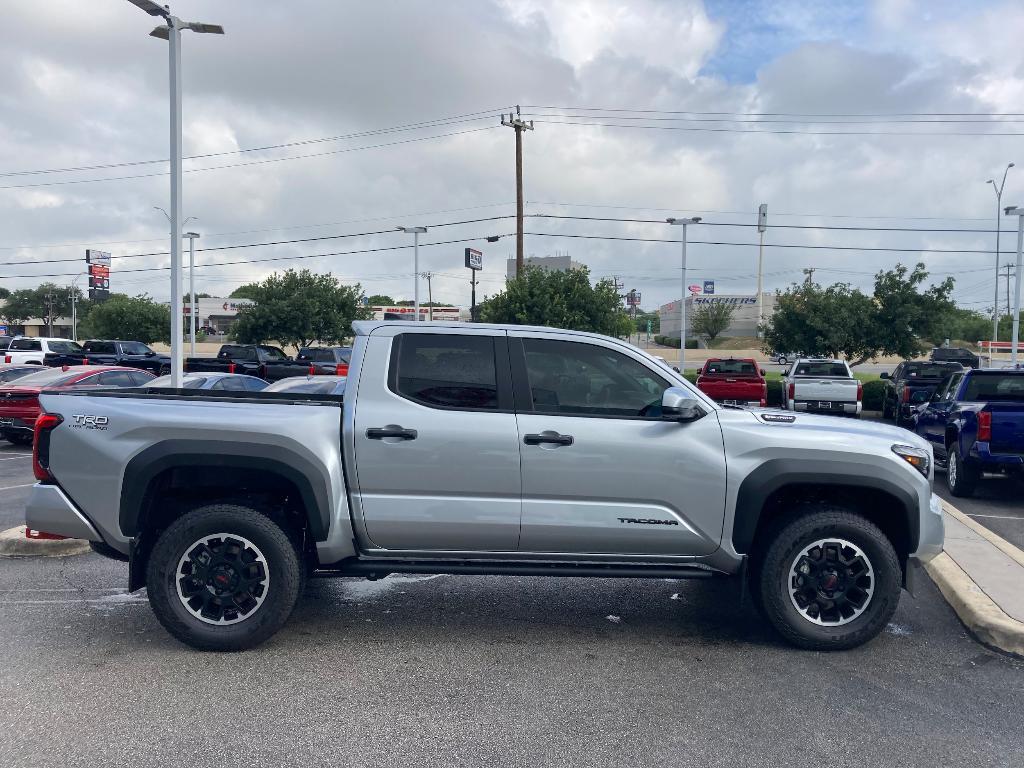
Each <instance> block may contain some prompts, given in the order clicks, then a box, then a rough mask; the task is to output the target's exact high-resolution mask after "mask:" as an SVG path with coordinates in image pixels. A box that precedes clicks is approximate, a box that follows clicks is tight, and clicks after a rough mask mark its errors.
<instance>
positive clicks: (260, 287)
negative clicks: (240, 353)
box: [232, 269, 370, 347]
mask: <svg viewBox="0 0 1024 768" xmlns="http://www.w3.org/2000/svg"><path fill="white" fill-rule="evenodd" d="M249 288H251V292H250V295H247V296H246V297H245V298H250V299H252V300H253V301H254V302H255V304H253V305H252V306H246V307H242V308H241V309H239V311H238V319H237V321H236V322H235V325H234V327H233V328H232V334H233V335H234V337H235V338H236V339H237V340H238V341H240V342H242V343H243V344H260V343H262V342H265V341H279V342H281V343H282V344H290V345H292V346H294V347H307V346H309V345H310V344H312V343H313V342H320V343H322V344H337V343H340V342H341V341H342V340H344V339H345V338H347V337H349V336H351V335H352V321H353V320H363V319H366V318H369V317H370V310H369V309H368V308H366V307H363V306H362V302H361V301H360V300H359V297H360V296H361V295H362V292H363V291H362V288H361V287H360V286H359V284H358V283H357V284H356V285H342V284H341V283H340V282H339V281H338V279H337V278H336V277H334V276H333V275H320V274H315V273H313V272H310V271H309V270H308V269H303V270H302V271H301V272H297V271H295V270H294V269H289V270H288V271H287V272H285V273H284V274H277V273H274V274H273V275H271V276H270V277H268V278H267V279H266V280H264V281H263V282H261V283H253V284H251V285H250V286H249ZM232 295H234V294H232Z"/></svg>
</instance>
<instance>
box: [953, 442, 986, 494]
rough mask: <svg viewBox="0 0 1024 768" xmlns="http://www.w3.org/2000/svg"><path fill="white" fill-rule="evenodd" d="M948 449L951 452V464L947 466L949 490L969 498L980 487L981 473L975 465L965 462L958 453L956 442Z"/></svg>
mask: <svg viewBox="0 0 1024 768" xmlns="http://www.w3.org/2000/svg"><path fill="white" fill-rule="evenodd" d="M947 451H948V452H949V464H948V465H947V467H946V485H947V486H949V492H950V493H951V494H953V495H954V496H959V497H960V498H967V497H968V496H971V495H972V494H973V493H974V489H975V488H977V487H978V480H979V479H980V478H981V473H980V472H978V470H977V469H975V468H974V467H968V466H967V465H966V464H964V461H963V459H961V458H960V454H958V453H957V450H956V444H953V445H951V446H949V448H948V449H947Z"/></svg>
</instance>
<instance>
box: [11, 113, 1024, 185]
mask: <svg viewBox="0 0 1024 768" xmlns="http://www.w3.org/2000/svg"><path fill="white" fill-rule="evenodd" d="M573 117H584V116H581V115H573ZM613 119H614V118H613ZM534 122H536V123H538V124H541V123H543V124H546V125H586V126H590V127H594V128H629V129H632V130H651V131H694V132H700V133H769V134H776V135H791V136H1024V131H927V132H926V131H798V130H794V129H791V128H763V129H761V128H709V127H705V126H689V125H623V124H622V123H588V122H580V121H579V120H543V119H541V120H535V121H534ZM0 189H3V187H0Z"/></svg>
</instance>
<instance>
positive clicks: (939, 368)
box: [903, 363, 956, 381]
mask: <svg viewBox="0 0 1024 768" xmlns="http://www.w3.org/2000/svg"><path fill="white" fill-rule="evenodd" d="M955 371H956V366H953V365H949V364H946V365H941V364H940V365H935V364H930V363H908V364H907V368H906V370H905V371H904V372H903V375H904V376H906V377H907V378H908V379H931V380H933V381H935V380H941V379H944V378H945V377H946V376H948V375H949V374H950V373H953V372H955Z"/></svg>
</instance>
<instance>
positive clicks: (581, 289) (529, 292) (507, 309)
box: [480, 267, 632, 336]
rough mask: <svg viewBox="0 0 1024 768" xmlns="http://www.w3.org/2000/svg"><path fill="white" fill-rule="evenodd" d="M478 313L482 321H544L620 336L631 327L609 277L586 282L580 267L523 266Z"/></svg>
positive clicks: (550, 325) (551, 324)
mask: <svg viewBox="0 0 1024 768" xmlns="http://www.w3.org/2000/svg"><path fill="white" fill-rule="evenodd" d="M480 318H481V320H482V321H483V322H485V323H511V324H514V325H546V326H549V327H551V328H571V329H573V330H577V331H593V332H595V333H604V334H607V335H609V336H625V335H627V334H628V333H629V332H630V330H631V328H632V321H631V320H630V319H629V317H628V316H627V315H626V313H625V312H623V311H622V308H621V306H620V303H619V294H618V292H617V291H616V290H615V285H614V284H613V283H612V282H611V281H610V280H601V281H599V282H598V283H597V284H596V285H591V284H590V272H589V270H588V269H587V268H586V267H584V268H582V269H569V270H565V271H564V272H553V271H547V270H543V269H539V268H536V267H527V268H526V269H525V270H523V272H522V273H520V274H519V275H518V276H517V277H516V278H514V279H512V280H509V281H508V283H506V285H505V290H504V291H502V292H501V293H498V294H496V295H494V296H492V297H491V298H489V299H486V300H485V301H484V302H483V303H481V304H480Z"/></svg>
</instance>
